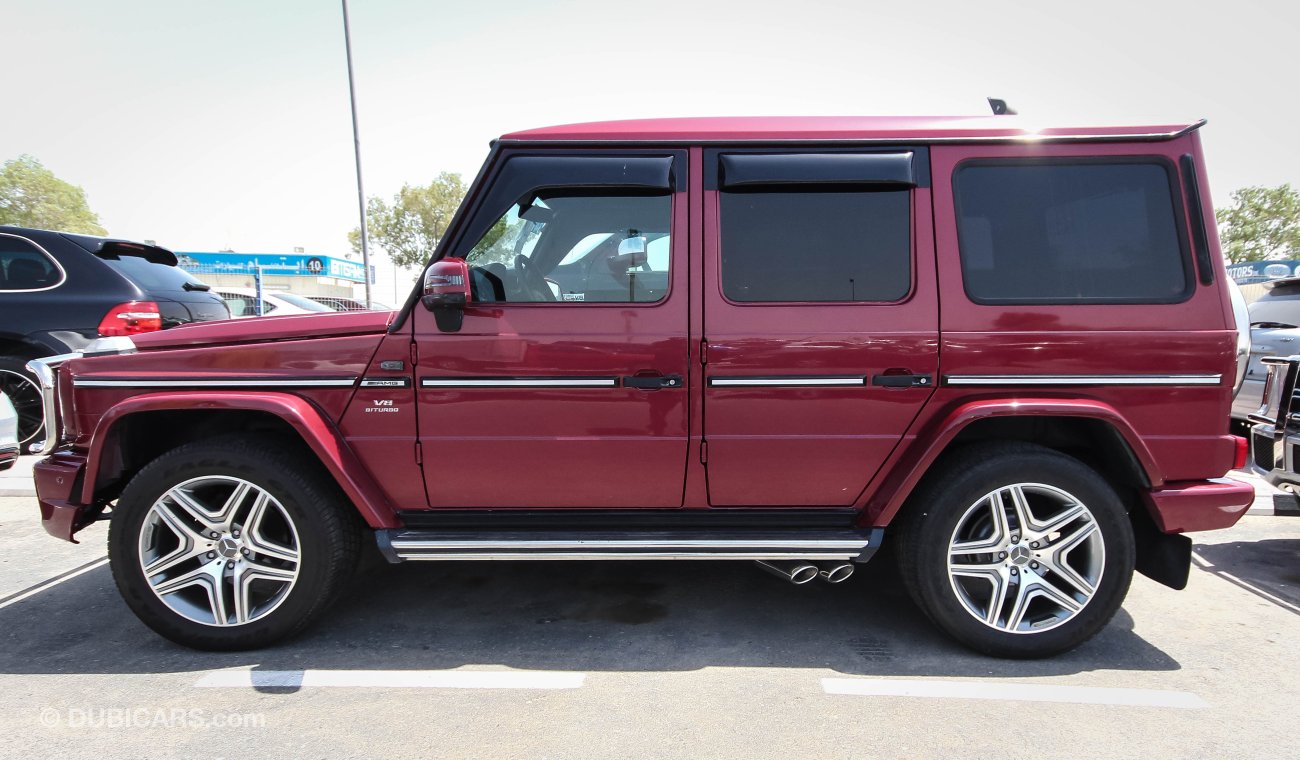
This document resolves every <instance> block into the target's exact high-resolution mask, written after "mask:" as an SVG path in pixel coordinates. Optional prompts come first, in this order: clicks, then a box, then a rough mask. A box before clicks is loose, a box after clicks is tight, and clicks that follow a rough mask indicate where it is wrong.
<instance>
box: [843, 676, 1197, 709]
mask: <svg viewBox="0 0 1300 760" xmlns="http://www.w3.org/2000/svg"><path fill="white" fill-rule="evenodd" d="M822 689H824V690H825V691H826V693H827V694H851V695H854V696H866V697H929V698H938V699H990V700H996V701H1004V702H1066V703H1072V704H1080V705H1115V706H1125V707H1176V708H1181V709H1188V710H1198V709H1203V708H1206V707H1209V705H1208V704H1206V702H1205V700H1203V699H1201V698H1200V697H1198V696H1196V695H1195V694H1192V693H1190V692H1185V691H1163V690H1159V689H1112V688H1105V687H1100V686H1052V685H1047V684H1024V683H1006V682H998V681H987V680H986V681H940V680H931V679H925V680H920V679H915V680H909V679H901V678H823V679H822Z"/></svg>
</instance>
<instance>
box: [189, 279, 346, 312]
mask: <svg viewBox="0 0 1300 760" xmlns="http://www.w3.org/2000/svg"><path fill="white" fill-rule="evenodd" d="M212 292H213V293H216V294H217V295H219V296H221V300H223V301H225V302H226V306H229V307H230V316H232V317H234V318H236V319H239V318H242V317H258V316H261V317H265V316H269V315H272V314H274V315H275V316H277V317H278V316H283V315H285V314H310V313H312V312H318V311H334V310H333V309H331V308H330V307H328V306H325V305H324V304H319V303H316V302H315V301H313V300H311V299H310V298H306V297H304V296H300V295H297V294H294V293H285V292H284V291H282V290H263V291H262V309H261V312H260V313H259V311H258V308H257V291H256V290H254V289H253V288H227V287H214V288H212Z"/></svg>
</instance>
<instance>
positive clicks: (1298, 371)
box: [1247, 354, 1300, 473]
mask: <svg viewBox="0 0 1300 760" xmlns="http://www.w3.org/2000/svg"><path fill="white" fill-rule="evenodd" d="M1262 363H1263V365H1264V366H1265V367H1266V368H1267V369H1268V376H1267V377H1266V378H1265V379H1264V398H1263V401H1261V402H1260V406H1259V409H1257V410H1256V411H1255V412H1253V413H1252V414H1250V415H1247V416H1248V417H1249V418H1250V421H1251V422H1253V423H1255V425H1254V427H1252V428H1251V431H1250V458H1251V460H1252V462H1253V463H1254V465H1255V466H1256V467H1258V468H1259V469H1260V470H1262V471H1264V472H1265V473H1269V472H1272V471H1273V470H1278V469H1281V470H1289V469H1292V468H1293V467H1294V466H1295V464H1296V461H1295V457H1293V456H1289V455H1290V454H1291V453H1292V452H1289V451H1287V448H1288V447H1287V435H1288V433H1290V434H1291V435H1292V436H1295V435H1297V434H1300V418H1298V417H1297V415H1296V412H1295V411H1294V410H1295V409H1296V403H1295V402H1296V398H1295V394H1296V384H1297V381H1300V354H1297V355H1294V356H1267V357H1265V358H1264V359H1263V360H1262ZM1292 443H1293V444H1294V443H1295V438H1293V439H1292Z"/></svg>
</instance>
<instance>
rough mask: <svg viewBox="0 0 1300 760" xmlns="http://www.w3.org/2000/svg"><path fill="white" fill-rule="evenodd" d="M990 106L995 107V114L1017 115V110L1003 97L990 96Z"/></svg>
mask: <svg viewBox="0 0 1300 760" xmlns="http://www.w3.org/2000/svg"><path fill="white" fill-rule="evenodd" d="M988 100H989V108H992V109H993V115H994V116H1015V115H1016V110H1015V109H1014V108H1012V107H1011V106H1009V105H1007V101H1005V100H1002V99H1001V98H989V99H988Z"/></svg>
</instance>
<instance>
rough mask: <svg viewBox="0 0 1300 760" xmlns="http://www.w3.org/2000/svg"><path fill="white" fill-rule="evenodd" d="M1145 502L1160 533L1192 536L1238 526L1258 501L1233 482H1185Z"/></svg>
mask: <svg viewBox="0 0 1300 760" xmlns="http://www.w3.org/2000/svg"><path fill="white" fill-rule="evenodd" d="M1143 498H1144V499H1145V501H1146V504H1147V509H1148V510H1149V511H1150V513H1151V517H1152V518H1153V519H1154V520H1155V523H1156V527H1157V528H1159V529H1160V532H1161V533H1191V532H1194V531H1199V530H1220V529H1222V528H1231V527H1232V526H1233V525H1236V524H1237V521H1238V520H1240V519H1241V516H1242V515H1244V514H1246V510H1248V509H1250V505H1251V503H1252V502H1254V501H1255V488H1254V486H1252V485H1250V484H1249V483H1242V482H1241V481H1239V480H1233V479H1232V478H1216V479H1214V480H1182V481H1174V482H1170V483H1166V484H1165V487H1164V488H1157V489H1155V490H1153V491H1146V492H1144V493H1143Z"/></svg>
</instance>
